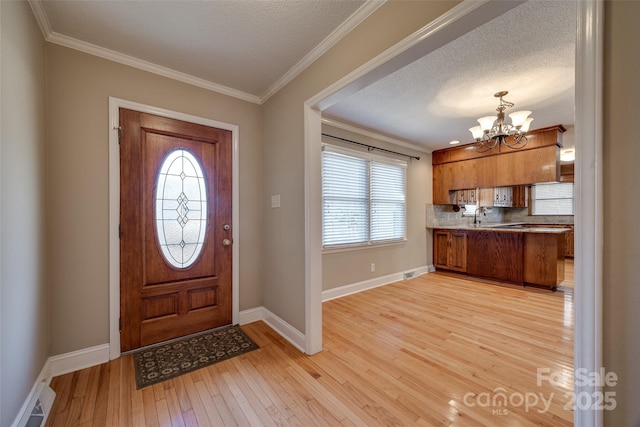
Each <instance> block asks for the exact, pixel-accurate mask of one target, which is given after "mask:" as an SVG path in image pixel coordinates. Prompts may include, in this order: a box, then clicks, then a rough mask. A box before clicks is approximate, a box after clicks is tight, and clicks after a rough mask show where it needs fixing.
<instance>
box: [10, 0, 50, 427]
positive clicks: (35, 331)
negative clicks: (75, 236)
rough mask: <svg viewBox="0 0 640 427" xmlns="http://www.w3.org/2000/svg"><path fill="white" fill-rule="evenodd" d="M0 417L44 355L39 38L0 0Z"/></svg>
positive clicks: (24, 390) (26, 13)
mask: <svg viewBox="0 0 640 427" xmlns="http://www.w3.org/2000/svg"><path fill="white" fill-rule="evenodd" d="M0 14H1V15H2V16H1V24H0V28H1V36H0V37H1V45H2V46H1V51H0V57H1V58H2V66H1V72H0V74H1V93H2V95H1V96H0V98H1V112H0V115H1V119H0V121H1V124H2V132H1V139H0V159H1V166H0V183H1V188H0V194H1V196H2V198H1V205H0V217H1V226H0V242H1V243H0V251H1V257H0V258H1V260H2V265H1V267H0V272H1V275H0V425H2V426H9V425H11V423H12V422H13V421H14V419H15V417H16V415H17V414H18V411H19V410H20V407H21V406H22V404H23V402H24V401H25V399H26V398H27V395H28V394H29V392H30V390H31V387H32V386H33V385H34V383H35V381H36V378H37V377H38V374H39V373H40V370H41V369H42V367H43V365H44V363H45V360H46V359H47V356H48V355H49V354H48V350H49V342H50V334H49V327H48V324H49V320H50V319H49V310H48V301H47V299H48V292H47V287H46V277H45V273H46V272H45V264H46V263H45V254H44V246H45V245H44V239H45V232H44V215H45V206H44V201H45V200H44V187H45V185H44V144H45V131H44V129H45V123H44V120H45V99H44V86H45V63H44V49H45V46H44V45H45V43H44V39H43V37H42V33H41V32H40V29H39V28H38V24H37V23H36V21H35V19H34V17H33V13H32V12H31V8H30V7H29V4H28V3H27V2H5V1H3V2H0Z"/></svg>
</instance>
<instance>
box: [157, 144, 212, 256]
mask: <svg viewBox="0 0 640 427" xmlns="http://www.w3.org/2000/svg"><path fill="white" fill-rule="evenodd" d="M156 181H157V182H156V197H155V217H156V232H157V236H158V244H159V246H160V250H161V251H162V255H163V256H164V259H165V260H166V261H167V262H168V263H169V264H170V265H171V266H173V267H176V268H187V267H189V266H191V265H192V264H193V263H194V262H195V261H196V260H197V259H198V256H199V255H200V252H201V251H202V245H203V244H204V236H205V230H206V228H207V188H206V184H205V180H204V174H203V172H202V166H201V165H200V162H199V161H198V159H196V157H195V156H194V155H193V154H191V153H190V152H189V151H187V150H184V149H177V150H174V151H172V152H170V153H169V155H167V157H166V158H165V160H164V161H163V162H162V165H161V166H160V171H159V172H158V176H157V178H156Z"/></svg>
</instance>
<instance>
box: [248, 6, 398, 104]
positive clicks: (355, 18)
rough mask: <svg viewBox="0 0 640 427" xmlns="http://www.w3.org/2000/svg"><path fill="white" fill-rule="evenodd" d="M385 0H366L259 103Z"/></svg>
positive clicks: (330, 46) (262, 99) (266, 92)
mask: <svg viewBox="0 0 640 427" xmlns="http://www.w3.org/2000/svg"><path fill="white" fill-rule="evenodd" d="M386 1H387V0H367V1H366V2H365V4H363V5H362V6H361V7H360V8H359V9H358V10H356V11H355V12H354V13H353V14H352V15H351V16H350V17H349V18H347V20H346V21H344V22H343V23H342V24H340V26H339V27H338V28H336V29H335V30H333V32H332V33H331V34H329V35H328V36H327V37H326V38H325V39H324V40H323V41H321V42H320V44H318V45H317V46H316V47H314V48H313V49H312V50H311V51H310V52H309V53H307V54H306V55H305V57H304V58H302V59H301V60H300V61H299V62H298V63H297V64H296V65H294V66H293V67H292V68H291V69H290V70H289V71H287V72H286V73H285V74H284V75H283V76H282V77H280V78H279V79H278V80H277V81H276V82H275V83H274V84H273V85H271V87H269V89H267V90H266V91H265V92H264V93H263V94H262V95H261V96H260V103H264V102H266V101H267V100H268V99H269V98H271V97H272V96H273V95H275V94H276V93H277V92H278V91H279V90H280V89H282V88H283V87H285V86H286V85H287V84H289V82H291V80H293V79H295V78H296V77H297V76H298V75H299V74H300V73H302V72H303V71H304V70H305V69H307V68H308V67H309V66H310V65H311V64H313V63H314V62H315V60H316V59H318V58H320V57H321V56H322V55H324V54H325V52H327V51H328V50H329V49H331V48H332V47H333V45H335V44H336V43H338V42H339V41H340V40H341V39H342V38H343V37H344V36H346V35H347V34H349V33H350V32H351V30H353V29H354V28H355V27H357V26H358V25H360V24H361V23H362V21H364V20H365V19H367V18H368V17H369V15H371V14H372V13H373V12H375V11H376V10H378V8H379V7H380V6H382V5H383V4H385V3H386Z"/></svg>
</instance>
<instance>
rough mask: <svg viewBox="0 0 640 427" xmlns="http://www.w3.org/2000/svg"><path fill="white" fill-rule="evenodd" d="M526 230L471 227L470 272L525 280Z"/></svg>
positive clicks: (468, 258) (468, 255) (468, 263)
mask: <svg viewBox="0 0 640 427" xmlns="http://www.w3.org/2000/svg"><path fill="white" fill-rule="evenodd" d="M523 242H524V238H523V233H514V232H505V233H501V232H498V231H470V232H468V234H467V273H468V274H469V275H471V276H478V277H485V278H489V279H497V280H504V281H507V282H514V283H522V282H523V277H524V269H523V267H524V266H523V263H522V259H523Z"/></svg>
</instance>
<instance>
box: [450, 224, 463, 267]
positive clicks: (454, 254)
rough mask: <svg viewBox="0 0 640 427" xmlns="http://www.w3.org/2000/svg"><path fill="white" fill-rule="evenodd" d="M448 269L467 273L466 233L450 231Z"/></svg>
mask: <svg viewBox="0 0 640 427" xmlns="http://www.w3.org/2000/svg"><path fill="white" fill-rule="evenodd" d="M449 269H450V270H455V271H461V272H466V271H467V233H466V232H464V231H452V232H451V239H450V244H449Z"/></svg>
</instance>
